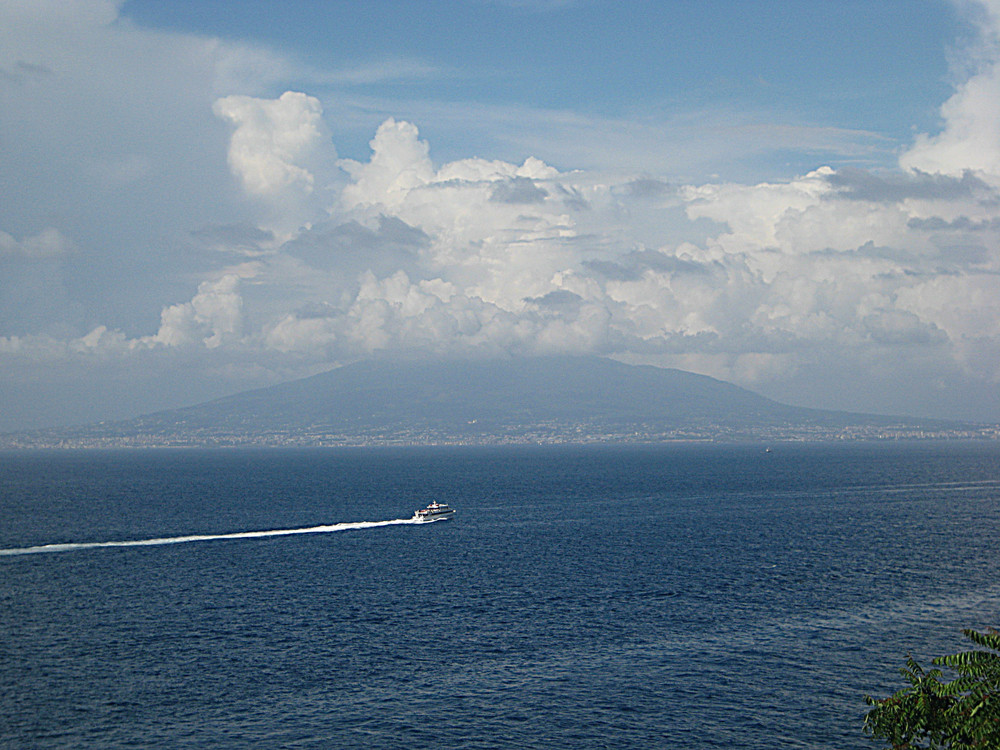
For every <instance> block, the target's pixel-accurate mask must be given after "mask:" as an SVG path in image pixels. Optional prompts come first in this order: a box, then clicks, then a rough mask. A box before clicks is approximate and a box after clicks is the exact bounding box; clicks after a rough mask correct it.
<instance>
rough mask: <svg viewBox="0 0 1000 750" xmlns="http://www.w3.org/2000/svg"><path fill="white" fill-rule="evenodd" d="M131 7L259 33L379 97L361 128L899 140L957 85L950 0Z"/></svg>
mask: <svg viewBox="0 0 1000 750" xmlns="http://www.w3.org/2000/svg"><path fill="white" fill-rule="evenodd" d="M123 15H124V16H125V17H127V18H129V19H132V20H133V21H134V22H135V23H138V24H141V25H146V26H151V27H154V28H170V29H175V30H178V31H184V32H193V33H199V34H209V35H218V36H220V37H223V38H227V39H233V40H240V41H244V42H248V43H253V44H263V45H267V46H268V47H269V48H271V49H273V50H274V51H276V52H277V53H279V54H282V55H285V56H287V57H289V58H291V59H294V60H295V61H297V62H298V63H300V64H301V65H302V66H303V68H304V69H305V70H303V71H302V79H301V80H300V81H298V82H297V83H299V84H300V85H302V86H303V87H307V88H309V90H310V92H311V93H313V94H314V95H316V96H319V97H321V98H330V99H335V98H337V97H344V98H347V99H351V100H357V101H359V102H360V101H364V102H367V103H368V104H369V106H372V107H374V108H377V110H378V111H377V112H373V113H372V114H371V115H370V118H369V120H370V121H369V122H365V125H367V126H370V127H368V128H367V130H369V131H370V130H372V129H373V127H375V126H377V125H378V122H379V121H378V119H377V118H378V116H381V115H383V114H384V112H383V111H382V110H383V109H391V110H392V112H393V114H394V115H395V116H396V117H404V118H406V117H409V116H411V114H418V113H419V114H423V113H425V112H426V109H427V106H428V104H429V103H436V104H448V105H451V106H455V105H461V104H469V105H471V104H479V105H483V106H486V107H527V108H532V109H538V110H543V111H544V110H554V111H568V112H572V113H577V114H581V115H592V116H598V117H615V116H619V115H622V114H625V115H626V116H628V117H630V118H635V119H638V120H646V119H648V120H651V121H657V120H669V119H671V118H673V117H678V116H682V115H684V114H686V113H690V112H698V111H702V110H708V111H714V112H717V113H719V116H728V115H734V116H738V117H743V118H749V119H750V120H751V121H752V122H755V123H759V122H763V123H768V122H783V123H796V124H799V125H801V126H803V127H809V126H812V127H818V128H829V127H834V128H843V129H845V130H848V131H866V132H870V133H872V134H877V135H878V136H882V137H886V138H889V139H892V141H893V145H897V144H898V143H899V142H900V141H905V140H906V139H907V138H909V137H910V135H911V134H912V132H913V130H914V129H916V130H918V131H926V130H929V129H933V128H934V127H936V126H937V124H938V115H937V107H938V106H939V105H940V103H941V101H943V99H945V98H946V97H947V96H948V93H949V90H950V87H949V81H950V79H951V77H952V74H951V71H950V70H949V63H948V54H949V49H950V48H951V47H953V46H958V45H960V44H961V43H962V40H963V38H965V37H968V35H969V29H968V24H967V23H966V22H964V19H963V18H962V17H960V15H959V14H958V13H957V12H956V9H955V8H954V7H953V6H952V5H950V4H949V3H947V2H940V1H934V0H886V1H885V2H877V3H873V2H867V1H865V0H844V1H843V2H837V3H829V2H815V1H813V2H809V1H804V2H803V1H792V0H771V1H761V2H742V3H741V2H733V0H706V1H704V2H694V1H693V0H677V1H675V2H638V1H637V2H628V3H624V4H622V3H613V2H598V1H596V0H590V1H587V0H581V1H580V2H537V3H536V2H509V3H504V2H489V1H488V0H482V1H477V0H459V1H456V2H429V3H420V2H412V1H411V2H375V3H371V4H364V6H363V7H362V6H361V5H359V4H358V3H356V2H318V1H317V2H278V1H277V0H274V1H272V2H249V3H245V4H241V5H240V6H239V7H238V9H237V8H236V6H234V5H233V4H231V3H204V2H171V3H161V2H150V1H148V0H138V1H136V0H133V1H132V2H129V3H128V4H126V5H125V6H124V8H123ZM307 70H308V71H310V72H312V73H313V75H312V76H310V75H309V72H306V71H307ZM288 82H289V81H285V83H288ZM293 82H294V81H293ZM276 93H279V94H280V93H281V92H280V91H277V92H276ZM422 130H423V131H424V132H425V133H426V135H427V136H428V137H429V138H430V139H431V141H432V142H433V143H435V144H438V145H437V148H436V150H437V151H440V153H441V158H443V159H454V158H462V157H464V156H467V155H469V153H470V151H471V152H474V153H483V155H485V153H484V152H486V151H489V152H491V153H492V152H502V151H503V150H504V149H503V146H502V143H501V144H498V143H497V141H496V140H495V137H496V136H495V135H494V134H492V133H490V132H489V128H483V129H482V130H480V131H479V132H468V131H463V130H461V129H455V128H449V127H448V124H447V123H446V122H441V123H438V122H434V121H433V120H432V121H430V122H427V123H423V124H422ZM345 131H346V132H344V133H343V137H342V138H341V139H340V140H339V141H338V146H339V147H340V150H341V151H342V152H343V153H344V154H345V155H348V156H351V157H352V158H363V157H364V156H365V155H366V151H367V142H368V140H369V138H370V133H369V134H367V135H366V134H364V133H363V132H351V130H350V129H347V128H345ZM439 131H440V135H441V136H442V138H440V139H438V138H435V137H434V136H435V135H436V134H438V132H439ZM341 144H342V145H341ZM794 148H795V144H789V151H793V150H794ZM884 149H885V152H884V153H878V154H875V155H866V157H865V158H866V160H867V161H875V162H876V163H879V164H880V165H884V163H886V162H888V161H890V160H891V156H892V154H891V147H890V146H889V144H888V143H886V144H884ZM495 155H498V156H501V157H504V158H512V155H508V154H504V153H496V154H495ZM829 155H830V157H832V158H833V159H838V158H839V159H851V158H853V159H854V160H857V159H859V157H857V156H853V157H852V155H845V154H838V153H836V152H834V151H831V152H830V154H829ZM514 156H516V155H514ZM813 158H815V157H813ZM789 159H791V160H793V161H800V159H797V158H795V156H793V155H791V154H788V153H786V154H785V155H784V160H781V157H780V156H779V157H778V159H776V160H773V161H771V162H770V163H768V161H767V160H761V162H758V163H756V164H755V167H756V168H757V169H769V170H774V171H775V173H779V172H782V171H784V172H788V171H789V169H790V168H791V169H794V168H795V167H797V166H798V164H789ZM558 166H560V167H562V168H567V169H570V168H574V167H576V166H579V165H576V164H562V165H558ZM714 166H716V167H719V168H720V169H723V168H725V166H726V165H724V164H716V165H714Z"/></svg>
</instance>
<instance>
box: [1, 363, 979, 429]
mask: <svg viewBox="0 0 1000 750" xmlns="http://www.w3.org/2000/svg"><path fill="white" fill-rule="evenodd" d="M965 427H967V426H964V425H962V423H953V422H943V421H941V420H920V419H913V418H906V417H882V416H876V415H870V414H854V413H849V412H837V411H826V410H820V409H809V408H805V407H797V406H790V405H787V404H782V403H780V402H778V401H774V400H772V399H769V398H766V397H764V396H761V395H759V394H756V393H754V392H752V391H749V390H746V389H744V388H740V387H739V386H736V385H733V384H732V383H727V382H725V381H721V380H716V379H715V378H711V377H709V376H706V375H698V374H695V373H691V372H686V371H684V370H675V369H667V368H658V367H653V366H650V365H629V364H625V363H622V362H617V361H615V360H610V359H606V358H602V357H596V356H569V355H563V356H547V357H532V358H506V359H491V360H457V359H442V360H432V361H429V360H413V361H398V360H388V359H371V360H364V361H361V362H355V363H353V364H350V365H345V366H343V367H338V368H335V369H332V370H328V371H326V372H322V373H319V374H316V375H313V376H311V377H307V378H303V379H300V380H294V381H289V382H286V383H280V384H277V385H273V386H269V387H266V388H259V389H255V390H251V391H245V392H242V393H237V394H233V395H231V396H226V397H223V398H219V399H214V400H212V401H208V402H204V403H201V404H195V405H193V406H188V407H183V408H179V409H171V410H166V411H159V412H154V413H151V414H146V415H143V416H140V417H136V418H134V419H130V420H123V421H120V422H113V423H102V424H98V425H87V426H83V427H78V428H66V429H63V430H45V431H36V433H34V435H35V443H36V444H53V442H58V441H63V443H67V444H69V445H74V444H76V445H83V446H86V445H112V446H113V445H147V446H154V445H371V444H440V443H477V444H490V443H537V442H584V443H586V442H622V441H625V442H664V441H672V440H779V439H834V438H840V439H842V438H851V437H879V436H886V435H887V434H888V433H891V436H895V437H899V436H907V435H904V434H903V433H907V434H909V433H914V434H913V435H910V436H917V437H920V436H926V433H935V432H937V433H940V432H942V431H944V432H948V431H951V432H954V431H956V430H958V431H962V430H963V429H964V428H965ZM917 433H923V434H917ZM46 439H47V440H48V443H46ZM8 442H9V441H8ZM29 442H30V441H29Z"/></svg>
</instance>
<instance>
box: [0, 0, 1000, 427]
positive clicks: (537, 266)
mask: <svg viewBox="0 0 1000 750" xmlns="http://www.w3.org/2000/svg"><path fill="white" fill-rule="evenodd" d="M995 5H996V4H995V3H990V4H987V5H984V6H983V9H984V11H986V12H985V13H984V15H983V19H984V20H983V24H984V25H983V34H982V46H981V48H980V49H978V50H977V59H976V62H975V65H974V66H973V68H972V71H971V73H970V74H969V75H968V77H967V78H965V79H964V80H962V81H961V82H960V83H959V84H958V85H957V86H956V89H955V92H954V94H953V96H952V97H951V98H950V99H949V100H948V101H946V102H945V103H944V104H943V106H942V109H941V116H942V120H943V127H942V129H941V131H940V132H938V133H936V134H921V135H918V136H917V137H916V138H915V139H914V141H913V143H912V144H910V145H909V146H908V147H907V148H906V149H905V150H904V151H903V152H902V153H901V155H900V158H899V169H898V170H894V171H891V172H877V173H876V172H871V171H866V170H862V169H857V168H852V169H847V168H844V169H839V170H837V169H833V168H831V167H827V166H822V165H817V167H816V168H815V169H814V170H812V171H809V172H808V173H806V174H802V175H800V176H797V177H794V178H792V179H786V180H783V181H770V182H762V183H759V184H739V183H731V182H713V181H708V182H698V183H691V182H685V183H673V182H670V181H669V180H668V179H662V178H659V177H657V176H653V175H649V174H643V173H637V172H634V171H631V170H622V171H620V172H611V171H608V170H573V171H566V170H562V171H561V170H558V169H556V168H554V167H552V166H550V165H549V164H546V163H545V161H544V160H543V159H541V158H538V157H536V156H533V155H530V154H525V156H524V158H523V160H521V161H520V163H510V162H507V161H503V160H495V159H494V160H490V159H481V158H464V159H459V160H455V161H450V162H446V163H436V162H435V161H434V160H433V158H432V144H430V143H428V142H427V141H426V140H424V139H423V138H422V137H421V134H420V132H419V130H418V125H417V124H416V123H412V122H408V121H405V120H402V119H396V118H390V119H387V120H385V121H384V122H383V123H382V124H381V125H380V126H379V127H378V129H377V131H376V132H375V133H374V135H373V138H372V140H371V142H370V156H369V158H367V159H366V160H349V159H338V155H337V149H336V146H335V142H334V141H335V136H334V134H335V133H336V130H337V123H336V122H332V121H328V120H327V119H326V116H325V115H324V107H323V105H322V103H321V101H320V99H319V98H317V97H315V96H312V95H310V94H308V93H306V92H302V91H297V90H288V91H285V92H284V93H281V94H280V95H276V96H269V95H266V94H262V93H253V92H249V93H248V92H247V91H243V92H241V93H229V92H227V91H226V90H225V89H226V87H227V86H230V90H231V89H232V88H237V89H238V88H240V86H232V85H231V84H232V78H231V71H232V70H234V69H245V68H246V67H247V66H250V67H251V68H252V67H253V66H252V65H251V64H250V61H251V58H253V54H251V53H249V52H246V51H241V50H239V49H235V48H233V49H229V50H227V51H225V53H224V54H223V53H220V52H219V50H218V49H216V48H214V45H216V43H215V42H212V41H211V40H190V39H187V38H181V39H177V38H165V39H160V40H159V42H158V44H159V45H160V46H159V47H158V49H160V50H161V51H162V52H163V54H165V55H168V54H176V49H175V48H176V47H177V46H178V45H181V46H183V45H191V44H194V45H195V47H197V49H196V50H195V57H198V56H199V55H200V56H201V59H202V60H203V61H205V60H207V62H205V65H206V66H207V68H206V69H211V70H213V71H214V75H215V82H214V83H213V84H212V87H211V88H212V90H213V91H212V96H211V97H208V96H207V95H206V92H205V91H201V90H199V92H198V93H197V95H189V94H184V95H182V96H181V95H178V97H177V98H179V99H180V100H182V101H183V102H184V103H185V107H186V106H188V105H191V106H192V107H194V109H195V110H197V109H198V107H201V114H199V115H198V116H197V117H196V118H195V119H198V118H200V117H202V116H205V117H207V118H208V120H209V122H208V123H207V124H206V123H205V122H203V121H201V120H200V119H199V120H198V123H196V124H194V125H191V126H190V129H191V131H192V132H198V131H199V130H201V129H205V130H207V131H211V132H217V133H218V135H219V137H218V139H217V140H216V141H214V142H213V143H214V145H215V147H216V150H217V153H214V154H213V156H212V158H213V159H215V162H213V163H214V164H216V165H218V169H217V171H216V173H214V174H215V176H214V177H213V178H212V179H213V184H217V183H216V182H214V181H218V182H219V183H221V182H225V181H228V183H227V184H228V185H229V189H230V190H232V191H234V193H233V194H234V195H235V196H236V197H235V198H233V201H234V204H235V205H237V207H238V208H237V209H236V210H230V211H228V212H223V213H221V214H220V215H219V217H218V221H216V222H212V221H210V220H209V218H210V217H207V216H203V215H199V218H198V223H197V225H196V226H190V227H189V234H188V239H187V242H188V249H187V251H186V252H188V253H190V254H192V256H193V255H197V258H198V259H199V260H198V262H197V263H195V264H192V267H190V268H186V269H185V268H184V267H183V266H182V265H181V261H182V260H183V257H181V258H180V259H178V260H177V266H176V267H175V270H176V271H177V274H176V275H178V276H180V275H181V274H186V276H180V281H177V280H176V279H175V280H174V282H173V284H172V287H171V288H177V286H178V285H183V284H185V283H186V284H187V285H188V288H189V289H190V291H189V292H188V294H189V295H190V296H189V297H188V296H187V295H185V297H180V298H177V297H175V298H174V299H172V300H165V301H164V302H163V303H162V304H160V305H159V306H158V308H155V309H159V311H160V312H159V323H158V325H155V324H147V327H146V330H131V331H129V330H126V327H125V326H120V325H114V324H112V323H106V322H96V323H95V324H93V325H91V326H89V327H87V328H86V330H83V331H81V332H79V334H77V335H66V332H65V330H62V331H61V330H60V329H59V327H58V326H53V325H51V324H49V325H48V327H47V329H46V330H30V328H29V327H26V326H25V325H24V324H22V325H21V329H19V330H14V328H15V326H8V330H0V360H3V361H6V362H8V363H17V365H18V367H22V368H23V367H27V366H28V364H33V365H37V366H48V367H53V366H56V365H58V366H61V367H71V366H73V363H74V362H76V363H80V362H83V361H85V360H86V361H94V360H95V359H98V360H101V361H113V362H117V363H119V365H120V366H122V367H126V366H127V365H126V363H127V362H129V361H138V360H142V361H144V362H150V361H152V360H153V358H155V361H156V362H157V363H158V366H163V367H167V368H169V367H170V362H171V361H176V362H177V363H183V365H184V366H191V363H192V362H196V363H197V366H198V367H202V368H204V369H205V372H211V373H213V375H214V376H216V377H221V378H223V379H224V381H225V383H228V384H230V385H231V386H233V388H232V389H235V387H237V386H240V385H244V384H245V385H256V384H259V383H262V382H272V381H274V380H277V379H281V378H286V377H292V376H295V375H303V374H308V373H311V372H314V371H317V370H319V369H323V368H327V367H330V366H334V365H337V364H342V363H346V362H349V361H352V360H355V359H358V358H362V357H366V356H370V355H373V354H389V355H392V354H398V355H408V356H409V355H413V354H416V353H422V354H432V355H438V356H442V355H450V356H503V355H510V354H549V353H556V352H559V353H567V352H569V353H574V352H575V353H597V354H602V355H608V356H613V357H616V358H620V359H623V360H626V361H631V362H646V363H652V364H658V365H663V366H675V367H681V368H684V369H689V370H693V371H696V372H701V373H706V374H709V375H713V376H716V377H720V378H723V379H726V380H731V381H734V382H737V383H739V384H741V385H744V386H748V387H751V388H754V389H756V390H760V391H763V392H766V393H768V394H769V395H774V396H777V397H779V398H781V397H783V396H784V400H792V401H799V402H806V403H810V404H812V405H819V406H831V407H839V408H855V409H858V410H862V409H864V410H878V405H879V404H884V405H886V406H885V408H884V409H881V410H883V411H891V410H895V411H905V412H908V413H912V414H932V415H942V414H943V411H944V410H945V408H944V407H940V408H939V407H938V406H936V405H935V404H934V403H930V402H929V399H931V398H934V397H935V394H938V395H939V396H940V398H941V404H946V405H949V406H948V408H952V406H954V404H955V403H956V400H955V399H954V398H952V400H951V401H949V398H950V397H949V396H948V395H947V394H948V393H949V392H950V393H953V394H954V393H955V392H957V391H958V390H960V389H968V390H966V393H967V394H968V393H973V392H975V393H979V394H983V395H982V396H981V398H980V400H979V401H977V402H975V404H976V405H975V407H974V408H971V407H970V411H975V412H976V413H978V414H982V415H984V416H985V417H986V418H991V419H1000V406H997V407H996V408H995V409H994V412H993V413H990V414H984V413H983V411H982V408H981V407H982V404H983V403H984V400H988V399H989V398H990V394H994V393H997V394H1000V135H998V134H1000V73H998V68H997V66H998V64H1000V53H998V49H1000V48H998V45H997V44H996V38H997V18H998V14H997V12H996V11H997V8H996V7H994V6H995ZM54 7H55V6H53V7H51V8H48V10H47V11H46V12H51V13H55V14H57V15H59V16H60V18H61V21H60V22H66V23H68V22H69V21H67V19H66V17H65V16H68V15H69V14H71V13H72V12H75V11H73V10H72V9H73V8H77V6H76V5H74V6H65V10H62V7H63V6H60V9H59V10H55V9H53V8H54ZM79 7H80V8H92V9H97V10H101V13H99V14H97V17H96V19H95V18H92V17H88V18H87V19H86V24H89V26H88V28H90V29H91V31H92V33H93V34H94V35H95V37H102V38H103V37H104V36H106V35H111V36H113V38H114V39H115V40H116V43H119V44H129V43H134V42H135V41H136V40H135V39H134V38H130V35H135V34H140V35H145V34H146V32H139V31H137V30H130V29H128V28H125V29H113V28H112V27H111V26H109V23H110V22H109V20H108V19H109V18H111V19H113V18H114V15H115V14H114V11H115V8H116V6H115V5H114V4H105V5H101V6H92V5H89V4H86V3H81V4H79ZM11 12H19V11H16V6H15V11H11ZM95 12H96V11H95ZM36 20H37V19H36ZM71 20H74V19H71ZM74 23H80V21H79V19H78V18H77V19H75V20H74ZM199 45H200V46H199ZM22 52H24V53H25V54H27V52H26V51H25V50H22ZM8 57H9V56H8ZM184 57H185V59H188V60H190V59H191V50H190V49H188V50H187V52H186V53H185V55H184ZM220 57H221V58H224V59H226V60H228V61H229V63H227V64H220V63H219V59H220ZM258 59H265V63H264V64H265V67H267V68H268V69H272V68H277V67H280V61H279V62H274V61H268V60H267V59H266V58H258ZM233 60H237V61H238V63H232V61H233ZM2 68H3V70H4V71H5V77H6V79H7V80H6V81H5V82H3V84H2V86H3V87H4V89H3V90H4V91H5V96H6V98H7V100H8V101H10V99H11V97H14V96H15V95H17V94H18V92H21V90H22V89H23V87H25V86H27V85H29V83H28V82H29V81H30V80H31V79H33V78H38V79H42V80H44V79H46V78H48V77H50V76H52V75H54V74H53V73H50V72H49V71H59V70H60V67H59V65H58V64H57V62H56V61H55V60H54V58H52V57H46V56H41V57H39V56H35V57H32V58H30V59H28V58H26V59H23V60H17V59H6V60H3V61H2ZM227 71H228V72H227ZM240 75H241V76H242V75H243V74H240ZM250 78H251V79H252V78H253V76H250ZM243 88H244V89H247V88H248V87H246V86H244V87H243ZM192 103H193V104H192ZM146 128H148V123H144V124H143V125H142V126H141V127H140V126H137V127H136V130H137V132H140V133H145V132H146ZM213 129H217V130H213ZM140 146H141V144H140ZM157 153H159V152H158V149H157V148H152V147H150V148H142V147H137V149H136V152H135V153H131V152H128V151H127V150H119V151H116V152H115V153H108V154H106V155H105V158H104V161H103V162H102V163H101V169H100V170H97V169H94V168H92V167H93V166H94V165H91V169H90V172H89V173H90V174H92V175H97V174H98V173H99V174H100V175H102V176H101V177H100V179H103V180H105V181H109V184H110V183H113V182H114V181H115V180H118V181H119V184H131V185H135V184H138V183H142V182H143V181H145V180H151V179H153V178H154V177H155V176H156V175H157V174H159V175H161V176H163V175H164V174H166V172H163V171H162V168H161V167H159V166H157V164H158V161H157ZM75 158H78V160H79V157H75ZM80 169H81V170H84V169H85V165H82V166H80ZM167 172H169V170H167ZM226 172H228V174H226ZM93 179H95V180H96V179H98V178H97V177H94V178H93ZM195 191H196V192H198V193H199V194H201V193H200V192H199V191H198V190H197V189H195ZM235 191H239V193H240V194H242V197H240V196H239V194H237V193H236V192H235ZM205 200H206V201H208V204H209V205H218V203H217V202H213V201H209V200H208V199H207V198H205ZM176 210H177V211H181V209H176ZM227 221H230V222H231V223H226V222H227ZM177 222H178V224H179V225H183V222H180V221H179V220H177ZM74 231H75V232H76V233H79V234H80V235H81V236H83V237H84V240H85V241H84V242H80V241H78V240H77V239H75V237H74ZM86 240H87V236H86V232H85V231H83V230H82V229H80V227H79V226H77V227H76V229H75V230H74V228H73V226H72V224H71V223H67V225H66V226H63V225H62V224H58V223H57V224H56V225H55V226H51V225H44V226H42V225H38V226H36V227H34V228H32V227H23V226H4V225H2V224H0V265H3V264H7V265H8V266H10V267H11V268H14V267H15V266H16V269H15V270H16V273H15V274H13V276H12V278H13V277H16V276H17V274H21V275H22V276H23V275H24V274H25V273H26V271H25V269H26V268H29V267H31V266H32V264H38V263H52V262H56V261H58V260H59V259H62V258H67V257H69V258H72V257H77V258H79V257H80V256H84V257H86V256H87V255H88V253H89V254H93V253H94V252H95V250H94V245H93V242H92V240H91V241H89V242H88V241H86ZM81 245H82V249H81ZM182 255H183V254H182ZM149 283H150V284H151V285H153V284H154V283H155V282H154V281H152V280H151V281H150V282H149ZM7 294H8V295H9V294H10V293H9V292H8V293H7ZM151 296H152V297H156V296H162V293H159V294H158V295H151ZM155 309H154V310H150V311H149V316H150V317H152V316H153V315H154V314H155ZM9 314H13V311H10V312H9ZM36 328H37V327H36ZM172 357H175V360H172V359H171V358H172ZM192 358H193V359H192ZM26 363H27V364H26ZM81 366H82V365H81ZM976 389H978V390H976ZM893 399H895V400H893ZM970 403H972V402H970ZM952 413H957V411H955V409H952ZM962 416H971V414H962Z"/></svg>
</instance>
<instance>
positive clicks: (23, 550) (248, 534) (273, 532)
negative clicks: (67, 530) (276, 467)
mask: <svg viewBox="0 0 1000 750" xmlns="http://www.w3.org/2000/svg"><path fill="white" fill-rule="evenodd" d="M423 523H431V522H429V521H425V520H423V519H420V518H395V519H393V520H391V521H355V522H351V523H334V524H328V525H325V526H308V527H306V528H301V529H268V530H265V531H237V532H234V533H231V534H191V535H188V536H168V537H161V538H155V539H133V540H129V541H123V542H63V543H59V544H40V545H37V546H34V547H15V548H11V549H0V556H7V557H9V556H12V555H37V554H42V553H45V552H74V551H76V550H84V549H98V548H100V547H156V546H160V545H164V544H184V543H185V542H211V541H217V540H220V539H260V538H262V537H268V536H292V535H295V534H330V533H332V532H334V531H350V530H353V529H374V528H378V527H380V526H399V525H404V524H423Z"/></svg>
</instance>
